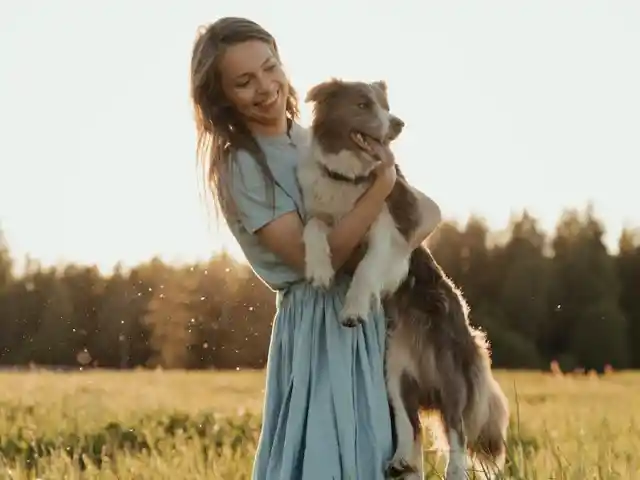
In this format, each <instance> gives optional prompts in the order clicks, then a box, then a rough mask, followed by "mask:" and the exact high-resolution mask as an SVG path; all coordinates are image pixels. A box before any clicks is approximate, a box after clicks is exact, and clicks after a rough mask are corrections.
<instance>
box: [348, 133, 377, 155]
mask: <svg viewBox="0 0 640 480" xmlns="http://www.w3.org/2000/svg"><path fill="white" fill-rule="evenodd" d="M350 136H351V140H352V141H353V143H355V144H356V145H357V146H358V147H359V148H360V149H362V150H364V151H365V152H368V153H371V152H372V151H373V149H374V148H375V147H376V145H382V143H383V141H382V139H380V138H377V137H375V136H373V135H370V134H368V133H365V132H362V131H360V130H352V131H351V135H350Z"/></svg>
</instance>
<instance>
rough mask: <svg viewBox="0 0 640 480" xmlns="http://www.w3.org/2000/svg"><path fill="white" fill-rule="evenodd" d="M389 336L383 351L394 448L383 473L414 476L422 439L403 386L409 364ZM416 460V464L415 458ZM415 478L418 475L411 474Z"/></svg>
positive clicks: (413, 403) (415, 404)
mask: <svg viewBox="0 0 640 480" xmlns="http://www.w3.org/2000/svg"><path fill="white" fill-rule="evenodd" d="M401 347H402V346H401V345H400V344H398V343H396V342H394V339H393V337H391V338H390V341H389V346H388V350H387V359H386V360H387V361H386V363H387V366H386V375H387V393H388V395H389V403H390V404H391V409H392V415H393V424H394V427H395V437H396V448H395V453H394V455H393V458H392V459H391V461H390V462H389V464H388V465H387V472H386V473H387V475H388V476H389V477H390V478H412V479H413V478H414V477H413V476H412V475H414V474H417V473H419V472H421V470H422V442H421V441H420V440H421V435H420V434H421V430H420V418H419V411H418V402H417V398H416V397H415V389H413V391H414V395H412V394H411V393H409V392H408V391H407V390H409V389H408V388H407V386H408V384H409V383H411V384H412V383H413V382H411V380H410V377H409V375H408V372H407V369H408V367H409V366H410V365H411V364H410V359H409V358H408V356H407V354H406V350H403V349H402V348H401ZM416 444H419V446H418V448H420V452H419V453H420V455H419V457H418V455H417V454H416ZM418 458H419V461H420V464H417V463H416V461H417V460H418ZM415 478H420V479H421V478H422V477H421V476H420V477H415Z"/></svg>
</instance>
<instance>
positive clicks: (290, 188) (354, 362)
mask: <svg viewBox="0 0 640 480" xmlns="http://www.w3.org/2000/svg"><path fill="white" fill-rule="evenodd" d="M257 140H258V142H259V143H260V145H261V147H262V149H263V150H264V152H265V154H266V157H267V161H268V163H269V167H270V168H271V171H272V173H273V175H274V177H275V179H276V181H277V186H276V189H275V208H273V207H272V206H271V205H270V204H269V203H268V202H269V200H270V199H271V196H270V195H269V194H265V192H266V191H267V190H265V183H264V181H263V180H262V176H261V174H260V170H259V167H258V166H257V164H256V163H255V161H254V160H253V159H252V158H251V157H250V155H249V154H248V153H247V152H245V151H242V150H240V151H237V152H235V154H234V155H233V157H232V163H231V172H230V173H231V177H230V186H231V192H232V196H233V198H234V201H235V202H236V207H237V209H238V215H237V217H238V218H237V220H235V221H231V222H230V225H229V227H230V229H231V231H232V233H233V234H234V236H235V237H236V239H237V240H238V243H239V244H240V247H241V248H242V250H243V251H244V254H245V256H246V257H247V260H248V261H249V263H250V264H251V267H252V269H253V270H254V272H255V273H256V275H258V276H259V277H260V278H261V279H262V280H263V281H264V282H265V283H266V284H267V285H268V286H269V287H270V288H272V289H273V290H275V291H276V292H277V295H276V298H277V312H276V316H275V320H274V326H273V331H272V334H271V340H270V345H269V357H268V361H267V369H266V388H265V400H264V402H265V403H264V414H263V423H262V431H261V434H260V441H259V444H258V449H257V452H256V457H255V463H254V468H253V479H254V480H329V479H336V480H343V479H352V480H382V479H384V478H385V476H384V468H385V464H386V463H387V462H388V461H389V460H390V458H391V456H392V454H393V442H392V430H391V418H390V411H389V404H388V400H387V393H386V385H385V377H384V351H385V337H386V331H385V329H386V324H385V319H384V315H383V312H382V311H381V310H378V311H374V312H373V313H372V317H371V318H370V319H369V321H368V322H365V323H364V324H363V325H361V326H359V327H357V328H345V327H343V326H342V325H341V324H340V322H339V312H340V310H341V308H342V305H343V301H344V297H345V293H346V289H347V286H348V280H347V279H344V278H338V279H337V280H336V282H335V284H334V286H333V287H332V288H331V289H329V290H327V291H324V290H321V289H316V288H314V287H312V286H311V285H310V284H309V283H307V282H305V281H304V279H303V278H302V277H301V275H300V274H298V273H296V272H295V271H293V270H292V269H290V268H289V267H287V266H286V265H285V264H284V263H282V262H281V261H280V260H279V259H278V258H277V257H276V256H275V255H274V254H272V253H271V252H270V251H268V250H267V249H266V248H264V247H262V246H261V245H260V244H259V242H258V239H257V237H256V236H255V235H254V233H255V232H256V230H258V229H259V228H260V227H262V226H264V225H266V224H267V223H269V222H270V221H272V220H273V219H275V218H277V217H279V216H280V215H283V214H284V213H287V212H298V214H299V215H300V217H301V218H302V219H303V220H304V218H305V212H304V207H303V204H302V201H301V194H300V191H299V187H298V183H297V180H296V172H295V167H296V164H297V161H298V156H299V155H300V152H301V151H302V149H303V148H304V144H305V143H306V141H307V132H306V130H304V129H303V128H302V127H300V126H299V125H297V124H294V126H293V128H292V135H291V138H289V136H287V135H282V136H278V137H258V138H257Z"/></svg>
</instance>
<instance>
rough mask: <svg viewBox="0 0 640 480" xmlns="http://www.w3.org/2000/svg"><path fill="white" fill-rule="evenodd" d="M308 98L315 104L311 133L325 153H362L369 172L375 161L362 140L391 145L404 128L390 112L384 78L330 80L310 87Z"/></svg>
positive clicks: (364, 167)
mask: <svg viewBox="0 0 640 480" xmlns="http://www.w3.org/2000/svg"><path fill="white" fill-rule="evenodd" d="M306 101H307V102H311V103H312V104H313V121H312V125H311V131H312V135H313V136H314V137H315V140H316V141H317V142H318V144H319V145H320V147H321V148H322V149H323V150H324V152H325V153H329V154H338V153H340V152H341V151H343V150H349V151H353V152H356V153H359V154H360V153H362V155H358V156H359V157H361V163H362V165H361V166H360V167H361V168H362V169H363V170H369V171H370V170H371V169H372V168H373V166H375V162H376V160H375V159H374V158H373V157H371V156H369V155H364V154H363V153H364V152H363V149H362V147H361V142H362V141H364V142H370V141H373V142H380V143H383V144H389V143H390V142H391V141H393V140H395V139H396V138H397V137H398V136H399V135H400V133H401V132H402V129H403V127H404V122H403V121H402V120H401V119H400V118H398V117H397V116H395V115H393V114H392V113H391V112H390V111H389V102H388V98H387V85H386V83H385V82H384V81H378V82H372V83H366V82H350V81H343V80H338V79H331V80H329V81H326V82H324V83H321V84H319V85H316V86H314V87H313V88H312V89H311V90H309V92H308V94H307V97H306ZM367 163H368V165H367ZM354 173H355V172H354ZM360 173H362V172H360Z"/></svg>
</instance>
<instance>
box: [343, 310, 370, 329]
mask: <svg viewBox="0 0 640 480" xmlns="http://www.w3.org/2000/svg"><path fill="white" fill-rule="evenodd" d="M366 319H367V311H366V309H364V310H363V309H359V308H352V307H350V306H349V304H347V305H345V307H344V308H343V309H342V311H341V312H340V323H341V324H342V325H343V326H345V327H349V328H354V327H357V326H358V325H360V324H361V323H364V322H365V321H366Z"/></svg>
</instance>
